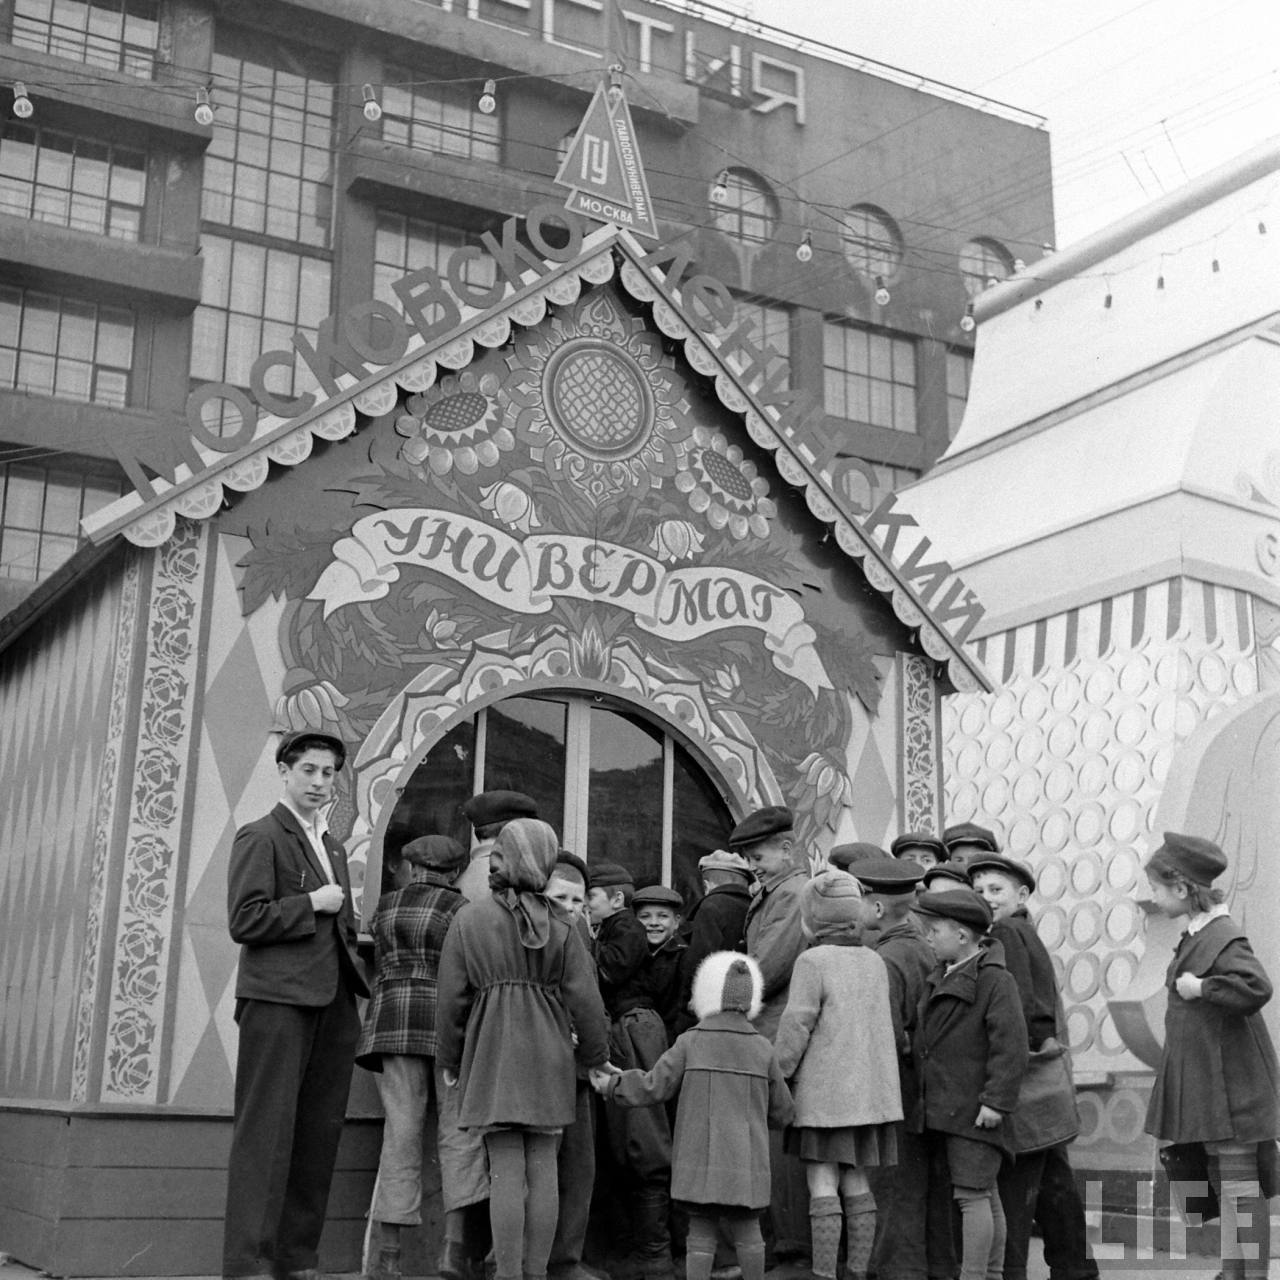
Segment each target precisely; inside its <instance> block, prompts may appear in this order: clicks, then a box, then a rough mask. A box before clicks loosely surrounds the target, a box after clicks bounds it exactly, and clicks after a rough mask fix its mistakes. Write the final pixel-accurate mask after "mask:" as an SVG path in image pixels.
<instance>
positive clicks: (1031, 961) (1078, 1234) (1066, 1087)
mask: <svg viewBox="0 0 1280 1280" xmlns="http://www.w3.org/2000/svg"><path fill="white" fill-rule="evenodd" d="M968 871H969V879H970V880H971V881H972V882H973V887H974V890H975V891H976V892H977V893H978V894H979V896H980V897H982V898H983V899H984V900H985V901H986V904H987V906H989V907H990V908H991V914H992V924H991V933H990V936H991V938H992V939H993V940H995V941H996V942H999V943H1000V944H1001V946H1002V947H1003V948H1004V963H1005V968H1007V969H1008V970H1009V972H1010V973H1011V974H1012V975H1013V980H1014V981H1015V982H1016V983H1017V984H1018V994H1019V996H1020V997H1021V999H1022V1016H1023V1018H1024V1019H1025V1020H1026V1024H1027V1047H1028V1049H1029V1050H1030V1054H1031V1059H1030V1060H1031V1061H1032V1062H1039V1063H1042V1064H1045V1066H1046V1068H1047V1069H1048V1068H1052V1069H1055V1070H1057V1071H1060V1072H1061V1073H1062V1081H1061V1087H1060V1088H1059V1089H1058V1091H1057V1092H1056V1093H1055V1094H1054V1095H1053V1096H1051V1097H1048V1098H1044V1099H1042V1100H1041V1102H1040V1105H1038V1106H1037V1108H1036V1115H1035V1116H1034V1117H1032V1116H1027V1115H1026V1114H1024V1113H1022V1112H1019V1113H1018V1114H1017V1115H1015V1117H1014V1119H1015V1125H1014V1128H1015V1132H1016V1135H1017V1136H1016V1138H1015V1141H1014V1158H1013V1160H1012V1161H1011V1162H1009V1163H1006V1164H1005V1166H1004V1167H1003V1168H1002V1169H1001V1171H1000V1182H999V1186H1000V1202H1001V1204H1002V1205H1003V1207H1004V1213H1005V1222H1006V1236H1005V1246H1004V1280H1026V1275H1027V1249H1028V1247H1029V1245H1030V1242H1031V1224H1032V1220H1033V1219H1034V1218H1036V1217H1039V1218H1040V1227H1041V1230H1042V1232H1043V1233H1044V1249H1045V1260H1046V1261H1047V1262H1048V1263H1049V1266H1050V1270H1051V1272H1052V1274H1053V1276H1054V1278H1055V1280H1061V1278H1064V1277H1070V1280H1089V1278H1091V1277H1095V1276H1097V1274H1098V1268H1097V1264H1096V1263H1095V1262H1094V1261H1093V1260H1092V1259H1091V1258H1090V1257H1089V1246H1088V1243H1087V1234H1086V1226H1085V1219H1084V1205H1083V1204H1082V1203H1081V1201H1080V1196H1079V1193H1078V1192H1076V1191H1075V1177H1074V1174H1073V1173H1072V1170H1071V1166H1070V1163H1069V1161H1068V1159H1067V1152H1066V1144H1067V1143H1068V1142H1069V1141H1070V1140H1071V1139H1072V1138H1074V1137H1075V1135H1076V1134H1077V1133H1078V1132H1079V1129H1080V1123H1079V1116H1078V1115H1077V1112H1076V1099H1075V1089H1074V1087H1073V1086H1072V1084H1071V1071H1070V1067H1069V1066H1067V1067H1066V1070H1065V1071H1064V1070H1062V1068H1063V1064H1061V1063H1057V1062H1056V1061H1055V1059H1058V1058H1061V1057H1062V1056H1063V1055H1064V1054H1065V1053H1066V1046H1065V1045H1064V1044H1063V1043H1062V1042H1061V1040H1060V1039H1059V1034H1058V1031H1059V1028H1058V1023H1059V1014H1060V1010H1061V1007H1062V1002H1061V999H1060V997H1059V995H1058V982H1057V979H1056V978H1055V977H1054V972H1053V961H1052V960H1051V959H1050V958H1049V952H1048V949H1047V948H1046V947H1045V945H1044V943H1043V942H1041V941H1040V935H1039V934H1038V933H1037V932H1036V927H1035V924H1034V923H1033V922H1032V919H1031V916H1030V914H1029V912H1028V911H1027V901H1028V899H1029V898H1030V896H1031V893H1032V891H1033V890H1034V889H1035V886H1036V878H1035V873H1034V872H1033V871H1032V870H1031V868H1030V867H1028V866H1026V865H1025V864H1024V863H1021V862H1015V861H1014V860H1013V859H1011V858H1005V857H1001V856H1000V855H999V854H996V853H984V854H979V855H978V856H977V857H976V858H973V859H971V860H970V862H969V866H968ZM1051 1157H1052V1159H1053V1161H1054V1163H1055V1165H1056V1164H1059V1163H1061V1164H1063V1165H1065V1166H1066V1169H1065V1175H1066V1176H1065V1178H1060V1179H1057V1180H1056V1181H1055V1186H1056V1187H1058V1190H1057V1193H1056V1194H1055V1195H1054V1196H1052V1197H1051V1198H1050V1202H1049V1203H1047V1204H1046V1206H1045V1207H1046V1209H1047V1210H1048V1212H1045V1213H1043V1214H1037V1211H1036V1210H1037V1203H1038V1199H1039V1195H1040V1188H1041V1185H1042V1183H1043V1179H1044V1173H1045V1169H1046V1167H1047V1165H1048V1162H1049V1160H1050V1158H1051Z"/></svg>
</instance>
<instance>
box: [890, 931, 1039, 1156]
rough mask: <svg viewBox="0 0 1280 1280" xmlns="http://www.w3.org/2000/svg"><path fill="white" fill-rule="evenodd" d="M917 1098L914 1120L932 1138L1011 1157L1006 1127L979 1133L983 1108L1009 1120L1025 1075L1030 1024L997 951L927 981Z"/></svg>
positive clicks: (919, 1027) (919, 1021) (941, 969)
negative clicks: (968, 1142)
mask: <svg viewBox="0 0 1280 1280" xmlns="http://www.w3.org/2000/svg"><path fill="white" fill-rule="evenodd" d="M915 1058H916V1063H917V1072H918V1076H919V1085H918V1087H919V1093H918V1095H917V1099H916V1104H915V1107H914V1108H913V1112H912V1115H911V1119H910V1124H911V1128H912V1129H913V1130H914V1131H915V1132H917V1133H919V1132H921V1131H922V1130H926V1129H927V1130H932V1131H935V1132H939V1133H950V1134H955V1135H957V1136H959V1137H962V1138H972V1139H973V1140H975V1141H977V1142H986V1143H990V1144H991V1145H992V1146H995V1147H999V1148H1000V1149H1001V1150H1002V1151H1008V1150H1009V1135H1008V1133H1007V1132H1006V1130H1007V1129H1008V1127H1009V1126H1008V1125H1007V1124H1003V1123H1002V1124H999V1125H996V1127H995V1128H993V1129H979V1128H978V1127H977V1126H976V1125H975V1124H974V1120H975V1119H977V1115H978V1109H979V1108H980V1107H984V1106H986V1107H991V1108H992V1109H993V1110H996V1111H999V1112H1001V1113H1003V1114H1004V1115H1006V1116H1007V1115H1008V1114H1009V1113H1010V1112H1011V1111H1012V1110H1013V1109H1014V1107H1015V1106H1016V1105H1017V1103H1018V1088H1019V1086H1020V1085H1021V1084H1022V1076H1023V1073H1024V1072H1025V1071H1026V1067H1027V1024H1026V1021H1025V1020H1024V1019H1023V1016H1022V1002H1021V1000H1020V999H1019V996H1018V984H1017V983H1016V982H1014V980H1013V978H1012V976H1011V975H1010V973H1009V971H1008V970H1007V969H1006V968H1005V967H1004V962H1003V960H1002V959H1001V957H1000V954H999V951H998V950H991V949H987V950H983V951H980V952H979V953H978V954H977V955H976V956H972V957H970V958H969V959H968V960H966V961H964V962H963V963H961V964H959V965H955V966H953V967H951V968H950V969H948V967H947V966H946V965H941V964H940V965H939V966H938V967H937V968H936V969H935V970H934V971H933V973H931V974H930V975H929V979H928V981H927V982H926V983H925V989H924V994H923V996H922V997H921V1000H920V1009H919V1012H918V1014H917V1016H916V1037H915Z"/></svg>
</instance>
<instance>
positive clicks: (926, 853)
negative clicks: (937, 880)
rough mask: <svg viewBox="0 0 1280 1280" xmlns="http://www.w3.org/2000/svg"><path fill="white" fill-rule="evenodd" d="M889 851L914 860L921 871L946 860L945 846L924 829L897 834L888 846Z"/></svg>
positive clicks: (894, 854) (897, 855) (910, 860)
mask: <svg viewBox="0 0 1280 1280" xmlns="http://www.w3.org/2000/svg"><path fill="white" fill-rule="evenodd" d="M889 852H890V853H891V854H892V855H893V856H894V857H895V858H905V859H906V860H907V861H908V862H914V863H915V864H916V865H917V866H918V867H919V868H920V869H921V870H922V871H928V870H929V868H930V867H936V866H937V865H938V863H940V862H946V860H947V846H946V845H945V844H943V843H942V841H941V840H939V839H938V837H937V836H931V835H929V834H928V833H926V832H924V831H908V832H907V833H906V834H905V835H900V836H898V837H897V839H896V840H894V842H893V843H892V844H891V845H890V846H889Z"/></svg>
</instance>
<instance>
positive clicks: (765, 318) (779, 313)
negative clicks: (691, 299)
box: [715, 298, 791, 387]
mask: <svg viewBox="0 0 1280 1280" xmlns="http://www.w3.org/2000/svg"><path fill="white" fill-rule="evenodd" d="M743 321H746V322H748V324H749V325H750V327H749V329H748V330H747V333H748V336H749V337H750V339H751V341H752V342H753V343H754V344H755V346H756V347H757V348H759V349H760V350H763V349H764V348H765V347H766V346H767V347H769V348H771V349H772V351H773V352H774V355H773V356H771V357H770V359H769V361H768V364H767V369H766V373H765V378H766V379H767V378H769V377H771V376H772V375H773V374H774V372H775V371H776V370H777V369H778V368H779V367H781V368H782V370H783V376H782V381H781V382H779V383H778V384H777V385H778V386H780V387H789V386H790V385H791V311H790V310H789V309H788V308H787V307H779V306H775V305H773V304H771V303H767V302H749V301H747V300H746V299H745V298H735V299H734V310H733V319H732V320H731V321H730V322H729V324H727V325H725V326H724V327H723V328H721V329H717V330H716V331H715V336H716V337H717V338H721V339H723V338H724V337H726V336H727V335H728V334H730V333H732V332H733V331H734V330H735V329H736V328H737V327H738V326H739V325H740V324H742V323H743ZM728 361H729V365H730V367H731V368H733V369H734V370H735V371H736V372H738V373H741V372H742V371H743V370H744V369H746V368H747V367H748V365H750V364H751V363H752V362H751V360H750V358H749V357H747V356H745V355H743V354H742V353H741V352H736V353H734V354H731V355H730V356H729V357H728ZM754 381H759V379H758V378H757V379H754Z"/></svg>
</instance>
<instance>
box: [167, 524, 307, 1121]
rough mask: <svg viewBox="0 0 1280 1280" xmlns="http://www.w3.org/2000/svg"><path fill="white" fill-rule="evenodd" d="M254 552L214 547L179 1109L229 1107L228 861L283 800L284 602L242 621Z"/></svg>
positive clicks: (176, 1090) (183, 972)
mask: <svg viewBox="0 0 1280 1280" xmlns="http://www.w3.org/2000/svg"><path fill="white" fill-rule="evenodd" d="M248 546H249V544H248V542H247V541H246V540H245V539H241V538H226V537H221V536H219V537H218V538H217V539H216V541H215V543H214V545H213V547H212V549H211V556H212V561H213V563H212V572H213V574H214V585H213V600H212V607H211V616H212V625H211V631H210V636H209V646H208V665H207V667H206V671H205V696H204V714H203V720H202V725H201V729H200V751H199V761H200V764H199V772H198V776H197V779H196V793H195V799H194V815H193V822H192V830H191V840H190V856H189V863H188V872H187V898H186V911H185V913H184V917H183V925H182V939H181V959H180V967H179V975H178V993H179V996H178V1002H177V1007H176V1009H175V1011H174V1024H173V1053H172V1058H171V1062H170V1087H169V1097H170V1098H171V1100H172V1101H174V1102H176V1103H179V1104H182V1103H184V1102H188V1101H190V1102H195V1101H198V1104H199V1105H200V1106H214V1107H217V1106H224V1107H228V1108H229V1107H230V1106H231V1101H232V1083H233V1075H234V1050H235V1043H236V1035H235V1025H234V1022H233V1020H232V1015H233V1013H234V1008H235V1001H234V987H235V972H236V962H237V959H238V950H237V948H236V946H235V944H234V943H233V942H232V941H231V938H230V936H229V935H228V934H227V857H228V855H229V854H230V851H231V840H232V837H233V836H234V835H235V832H236V828H237V827H239V826H240V825H241V824H243V823H245V822H248V821H251V820H252V819H253V818H257V817H259V816H261V815H262V814H263V813H265V812H266V811H267V810H268V809H269V808H270V807H271V806H272V805H273V804H274V803H275V802H276V800H277V799H278V790H279V788H278V782H277V779H276V775H275V767H274V764H273V762H272V750H271V740H270V739H269V737H268V734H269V732H270V730H271V727H272V723H273V707H274V704H275V700H276V698H277V697H279V695H280V693H281V690H282V686H283V680H284V669H285V664H284V661H283V659H282V657H281V654H280V642H279V623H280V615H281V613H282V611H283V603H282V602H276V601H268V602H267V603H266V604H264V605H263V606H262V607H261V608H259V609H258V610H257V611H256V612H255V613H254V615H253V617H252V618H248V619H245V618H242V617H241V616H240V598H239V595H238V594H237V591H236V583H237V581H238V570H237V569H236V568H235V565H236V561H238V560H239V559H240V558H241V557H242V556H243V555H244V553H245V551H246V550H247V549H248ZM175 943H176V940H175Z"/></svg>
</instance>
